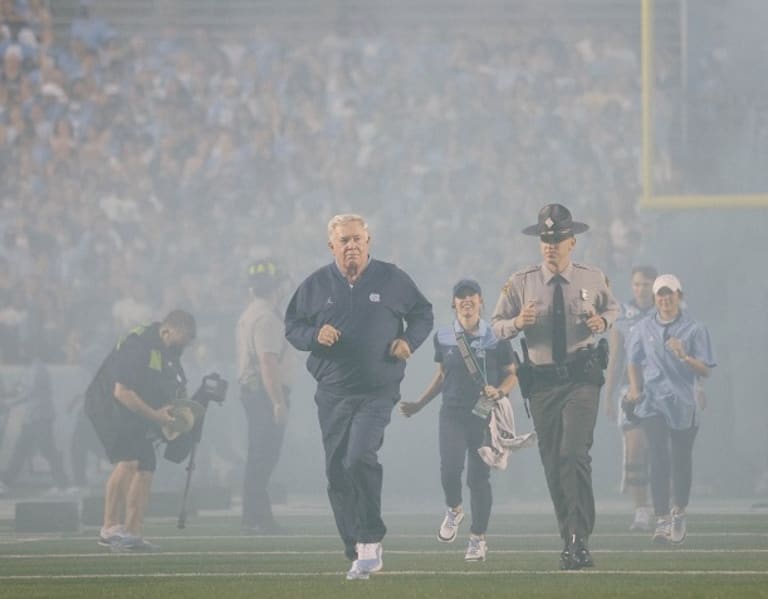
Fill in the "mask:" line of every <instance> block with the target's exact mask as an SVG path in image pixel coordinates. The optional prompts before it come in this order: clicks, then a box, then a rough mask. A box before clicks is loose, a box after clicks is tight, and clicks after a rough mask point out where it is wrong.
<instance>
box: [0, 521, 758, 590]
mask: <svg viewBox="0 0 768 599" xmlns="http://www.w3.org/2000/svg"><path fill="white" fill-rule="evenodd" d="M386 520H387V525H388V527H389V534H388V535H387V537H386V539H385V542H384V570H383V571H382V572H381V573H379V574H376V575H374V576H373V577H372V578H371V579H370V580H369V581H355V582H347V581H346V580H345V579H344V572H345V571H346V568H347V562H346V561H345V560H344V556H343V553H342V551H341V544H340V542H339V540H338V538H337V536H336V533H335V529H334V528H333V523H332V519H331V518H330V517H329V516H300V517H293V518H292V519H287V518H285V517H284V518H283V519H282V521H283V523H284V524H285V525H286V528H287V529H288V531H289V532H288V534H286V535H282V536H272V537H269V536H264V537H242V536H240V535H239V530H238V521H237V519H236V518H235V517H232V516H221V517H215V516H205V517H194V518H190V520H189V522H188V526H187V529H186V530H184V531H178V530H176V528H175V522H172V521H170V520H167V519H166V520H151V521H150V522H148V525H147V538H150V539H151V540H153V541H155V542H157V543H159V544H160V545H161V546H162V548H161V552H159V553H156V554H112V553H111V552H110V551H109V550H107V549H103V548H100V547H98V546H97V545H96V542H95V535H96V534H97V531H96V529H93V528H91V529H87V530H85V531H83V532H82V533H80V534H78V535H71V536H61V535H59V536H47V535H34V536H33V535H16V534H14V533H13V532H12V523H9V522H5V523H2V524H3V526H2V528H0V597H13V598H19V599H22V598H23V599H31V598H49V597H71V598H82V597H114V598H123V597H131V598H144V597H163V598H172V597H184V598H185V599H198V598H206V599H231V598H240V597H248V598H269V597H311V598H314V599H325V598H331V597H333V598H343V597H365V598H366V599H367V598H379V597H381V598H384V597H387V598H400V597H404V598H410V597H414V598H420V597H436V598H441V599H442V598H450V597H462V598H469V597H491V596H493V597H498V596H501V597H523V598H525V599H528V598H532V597H568V598H571V599H576V598H581V597H584V598H587V597H588V598H589V599H600V598H603V597H622V598H627V597H643V598H648V597H652V598H654V599H656V598H657V597H676V598H677V597H691V598H694V597H695V598H699V597H723V598H732V597H768V513H765V511H763V512H761V513H759V512H756V513H744V514H722V513H716V514H714V513H713V514H703V513H694V514H691V515H690V516H689V530H690V533H689V536H688V539H687V540H686V542H685V544H684V545H682V546H681V547H656V546H654V545H652V544H651V542H650V537H649V535H648V534H645V533H642V534H638V533H629V532H627V530H626V526H627V517H626V516H619V515H616V514H611V515H606V516H601V517H599V519H598V527H597V529H596V531H595V534H594V535H593V537H592V540H591V548H592V552H593V555H594V558H595V562H596V567H595V568H594V569H591V570H584V571H580V572H559V571H558V570H557V564H558V553H559V551H560V543H559V540H558V539H557V538H556V536H555V534H554V533H553V525H554V522H553V517H552V516H549V515H545V514H519V513H516V514H495V515H494V518H493V521H492V526H493V533H494V534H492V535H489V537H488V544H489V548H490V552H489V556H488V561H486V562H485V563H481V564H467V563H465V562H464V560H463V556H464V550H465V548H466V536H467V534H468V528H467V527H466V526H464V527H463V529H464V530H463V531H462V534H461V536H460V539H458V540H457V541H456V542H455V543H453V544H450V545H445V544H441V543H438V542H437V540H436V538H435V531H434V529H435V527H436V525H437V524H438V523H439V522H438V521H439V515H436V516H435V515H399V514H398V515H389V516H387V518H386Z"/></svg>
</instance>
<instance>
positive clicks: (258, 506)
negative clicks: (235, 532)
mask: <svg viewBox="0 0 768 599" xmlns="http://www.w3.org/2000/svg"><path fill="white" fill-rule="evenodd" d="M240 399H241V400H242V402H243V407H244V408H245V416H246V418H247V420H248V458H247V461H246V463H245V478H244V481H243V520H242V524H243V526H245V527H250V526H270V525H273V524H274V517H273V516H272V503H271V501H270V499H269V492H268V491H267V486H268V485H269V477H270V476H272V472H273V471H274V469H275V466H276V465H277V462H278V460H279V459H280V447H281V446H282V444H283V435H284V433H285V426H284V425H278V424H275V417H274V412H273V409H272V402H271V401H270V399H269V396H268V395H267V392H266V391H265V390H263V389H260V390H258V391H251V390H249V389H248V388H246V387H241V389H240Z"/></svg>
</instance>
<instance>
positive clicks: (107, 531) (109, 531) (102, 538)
mask: <svg viewBox="0 0 768 599" xmlns="http://www.w3.org/2000/svg"><path fill="white" fill-rule="evenodd" d="M127 534H128V533H126V531H125V527H124V526H123V525H122V524H116V525H115V526H110V527H109V528H104V527H103V526H102V527H101V530H100V531H99V540H98V541H96V542H97V543H98V544H99V545H101V546H102V547H112V545H113V544H115V543H117V542H118V541H120V540H121V539H122V538H123V537H125V536H126V535H127Z"/></svg>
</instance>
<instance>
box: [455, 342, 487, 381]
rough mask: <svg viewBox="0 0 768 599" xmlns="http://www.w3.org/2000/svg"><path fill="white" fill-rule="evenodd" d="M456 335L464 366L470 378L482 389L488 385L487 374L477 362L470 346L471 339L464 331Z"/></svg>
mask: <svg viewBox="0 0 768 599" xmlns="http://www.w3.org/2000/svg"><path fill="white" fill-rule="evenodd" d="M455 333H456V345H458V347H459V353H460V354H461V358H462V359H463V360H464V365H465V366H466V367H467V371H468V372H469V376H470V377H471V378H472V380H473V381H474V382H475V383H477V384H478V385H479V386H480V388H481V389H482V388H483V387H485V386H486V385H487V384H488V380H487V377H486V373H485V371H484V370H481V369H480V364H478V362H477V356H475V352H473V351H472V348H471V346H470V345H469V339H468V338H467V334H466V333H465V332H464V331H455Z"/></svg>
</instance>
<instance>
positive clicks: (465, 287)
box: [453, 279, 483, 297]
mask: <svg viewBox="0 0 768 599" xmlns="http://www.w3.org/2000/svg"><path fill="white" fill-rule="evenodd" d="M462 291H464V292H467V291H470V292H471V293H473V294H474V293H476V294H477V295H482V294H483V292H482V291H481V290H480V283H478V282H477V281H475V280H474V279H461V280H460V281H459V282H458V283H456V284H455V285H454V286H453V297H458V296H459V294H460V293H461V292H462Z"/></svg>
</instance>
